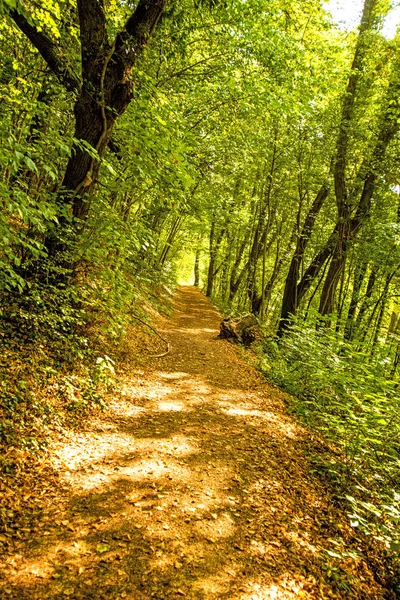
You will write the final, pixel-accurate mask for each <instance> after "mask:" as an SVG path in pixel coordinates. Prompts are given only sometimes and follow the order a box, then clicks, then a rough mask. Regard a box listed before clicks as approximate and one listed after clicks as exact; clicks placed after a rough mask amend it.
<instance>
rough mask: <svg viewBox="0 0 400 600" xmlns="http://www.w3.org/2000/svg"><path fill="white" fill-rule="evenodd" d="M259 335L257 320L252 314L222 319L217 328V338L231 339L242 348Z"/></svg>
mask: <svg viewBox="0 0 400 600" xmlns="http://www.w3.org/2000/svg"><path fill="white" fill-rule="evenodd" d="M258 333H259V326H258V322H257V319H256V317H255V316H254V315H252V314H247V315H243V316H242V317H237V318H236V319H232V318H231V317H228V318H226V319H224V320H223V321H222V322H221V324H220V327H219V336H218V337H219V338H222V339H232V340H234V341H235V342H238V343H239V344H243V345H244V346H246V347H248V346H250V345H251V344H252V343H253V342H254V341H255V339H256V338H257V335H258Z"/></svg>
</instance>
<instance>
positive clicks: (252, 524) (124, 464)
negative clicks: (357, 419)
mask: <svg viewBox="0 0 400 600" xmlns="http://www.w3.org/2000/svg"><path fill="white" fill-rule="evenodd" d="M220 319H221V317H220V315H219V314H218V313H217V312H216V310H214V308H213V307H212V306H211V304H210V303H209V301H208V300H207V299H205V298H204V296H202V295H201V293H200V292H199V291H198V290H196V289H195V288H192V287H182V288H180V289H179V290H178V293H177V295H176V297H175V300H174V312H173V314H172V316H171V317H169V318H160V319H159V321H158V325H157V326H158V327H159V328H160V331H161V333H162V335H163V336H164V337H166V338H168V340H169V341H170V344H171V351H170V353H169V354H168V355H167V356H165V357H164V358H159V359H154V358H147V359H146V358H145V357H142V358H141V359H140V360H139V361H137V360H136V358H135V356H129V352H128V354H127V362H126V368H125V371H124V373H123V374H122V375H121V376H120V379H119V388H118V390H116V392H115V397H114V399H113V401H112V402H111V403H110V405H109V407H108V409H107V410H106V411H105V412H104V413H101V414H97V415H95V416H94V417H92V418H89V419H87V420H86V421H85V422H82V423H81V424H80V426H79V427H78V429H77V430H76V431H74V432H72V433H71V435H69V436H67V437H64V438H61V439H59V440H58V441H55V442H54V444H53V445H52V447H51V449H50V450H51V451H50V452H49V453H48V457H47V459H46V461H45V462H44V463H43V464H42V466H41V467H40V469H39V470H38V468H35V469H33V471H32V474H31V480H30V482H29V481H27V483H26V486H28V487H29V485H30V488H29V489H30V491H29V492H27V493H26V496H24V500H26V501H28V498H30V501H31V502H30V507H31V508H30V517H29V519H28V521H27V522H26V523H25V525H26V526H25V527H20V528H19V529H17V530H13V531H14V532H13V533H12V532H11V533H12V535H11V533H10V534H9V535H7V536H4V535H3V536H2V539H1V541H2V542H5V543H6V551H5V552H4V553H3V556H2V557H0V563H1V569H2V576H1V577H2V578H0V597H1V598H13V599H16V598H17V599H18V600H25V599H45V598H46V599H57V598H59V599H62V598H66V597H69V598H72V599H75V598H76V599H77V600H78V599H94V600H101V599H112V600H114V599H117V598H126V599H130V600H140V599H151V598H158V599H179V598H183V599H188V600H189V599H204V600H206V599H214V598H215V599H217V598H221V599H222V598H233V599H239V600H267V599H277V598H313V599H314V598H315V599H322V598H374V599H375V598H376V599H378V598H384V597H386V598H388V597H389V596H385V590H384V589H383V588H381V587H380V585H379V584H378V583H377V582H376V581H375V579H374V576H373V573H372V570H371V569H370V567H369V564H368V557H367V555H366V553H365V548H363V546H362V544H361V541H360V540H359V539H358V538H357V535H356V533H355V532H354V531H353V530H352V529H351V528H350V527H349V526H348V522H347V519H346V517H345V516H344V515H343V514H342V513H341V512H340V510H339V508H337V507H335V503H334V502H333V499H332V497H331V496H330V491H329V489H327V488H326V487H325V486H324V483H323V481H321V480H320V479H319V478H318V475H317V474H315V473H313V472H312V469H311V467H310V462H309V456H310V455H311V454H312V453H313V452H315V451H318V445H319V444H320V442H319V441H318V440H316V439H314V438H313V436H312V435H311V434H310V432H309V431H307V430H306V429H304V428H303V427H302V426H300V425H299V424H298V423H296V421H295V420H294V418H293V417H292V416H290V415H289V414H288V412H287V409H286V407H285V401H284V394H283V393H282V392H280V391H279V390H277V389H276V388H274V387H272V386H271V385H269V384H268V382H267V381H266V380H265V378H263V377H262V376H261V374H259V373H258V372H257V371H256V369H254V368H253V367H252V366H250V365H249V364H248V363H247V362H246V361H245V360H244V359H243V357H242V351H241V350H240V348H238V347H235V346H234V345H232V344H230V343H229V342H227V341H225V340H220V339H217V334H218V329H219V322H220ZM28 479H29V477H28ZM28 487H27V488H26V489H28ZM25 491H26V490H25ZM15 507H16V508H15ZM15 507H14V510H18V508H17V507H18V498H15ZM10 513H13V507H12V506H11V508H10ZM329 553H331V554H329Z"/></svg>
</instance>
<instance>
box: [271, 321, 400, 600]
mask: <svg viewBox="0 0 400 600" xmlns="http://www.w3.org/2000/svg"><path fill="white" fill-rule="evenodd" d="M260 368H261V370H262V371H263V372H264V373H265V374H266V375H267V376H268V378H269V379H270V380H272V381H273V382H275V383H276V384H278V385H279V386H280V387H282V388H283V389H284V390H285V391H287V392H289V394H290V395H291V396H290V399H289V400H288V402H289V406H290V408H291V409H292V410H293V411H294V412H295V413H296V415H297V416H298V417H300V419H301V420H302V421H303V422H304V423H305V424H306V425H307V426H309V427H311V428H314V429H316V430H318V431H319V432H320V433H321V434H322V436H323V438H324V440H326V442H327V443H328V446H329V451H327V452H324V453H315V454H314V455H313V456H312V457H311V463H312V465H313V468H314V469H315V471H316V472H317V473H318V474H319V475H321V476H323V477H324V479H325V480H327V481H328V482H329V483H330V485H331V486H332V487H333V489H334V491H335V494H336V496H337V498H338V499H339V500H340V501H345V503H346V505H347V507H348V514H349V520H350V524H351V525H352V527H354V528H359V529H361V530H362V531H363V532H364V533H365V534H366V535H367V536H371V538H373V539H375V540H378V541H380V542H382V543H383V544H384V546H385V547H386V549H387V552H388V554H389V555H391V556H392V557H394V558H395V559H396V561H398V557H399V550H400V397H399V391H398V385H399V383H398V381H393V380H391V379H389V378H388V377H387V375H386V374H385V360H384V356H379V355H378V354H377V355H376V356H375V357H374V359H373V360H372V359H371V357H370V356H367V355H366V354H365V353H364V352H363V351H360V350H358V349H357V348H356V347H355V344H350V343H347V342H343V340H342V339H341V338H340V337H339V335H336V334H335V332H332V330H330V329H328V328H325V327H317V326H316V323H314V324H312V323H311V324H308V325H305V324H304V323H300V322H298V323H295V324H294V325H293V326H292V327H291V330H290V332H288V333H287V334H286V335H285V336H284V338H283V339H282V340H281V341H280V342H278V341H276V340H274V339H272V340H268V341H265V342H264V347H263V352H262V353H261V355H260ZM395 585H397V586H400V577H398V581H397V583H396V584H395ZM398 589H399V591H400V587H399V588H398Z"/></svg>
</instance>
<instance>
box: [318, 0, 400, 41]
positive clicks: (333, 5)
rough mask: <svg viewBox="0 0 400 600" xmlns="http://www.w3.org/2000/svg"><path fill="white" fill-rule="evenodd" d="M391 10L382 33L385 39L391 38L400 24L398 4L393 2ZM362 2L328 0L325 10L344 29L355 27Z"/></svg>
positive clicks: (399, 6) (355, 0)
mask: <svg viewBox="0 0 400 600" xmlns="http://www.w3.org/2000/svg"><path fill="white" fill-rule="evenodd" d="M394 4H395V8H393V9H392V10H391V11H390V13H389V15H388V16H387V18H386V20H385V25H384V28H383V33H384V35H385V36H386V37H388V38H392V37H393V36H394V35H395V33H396V29H397V27H398V26H399V24H400V4H399V3H398V2H395V3H394ZM362 6H363V1H362V0H350V1H349V0H329V1H328V3H327V9H328V10H329V11H330V12H331V13H332V16H333V18H334V19H335V21H337V22H338V23H339V24H340V25H341V26H343V27H344V28H345V29H352V28H353V27H356V26H357V25H358V23H359V21H360V15H361V10H362Z"/></svg>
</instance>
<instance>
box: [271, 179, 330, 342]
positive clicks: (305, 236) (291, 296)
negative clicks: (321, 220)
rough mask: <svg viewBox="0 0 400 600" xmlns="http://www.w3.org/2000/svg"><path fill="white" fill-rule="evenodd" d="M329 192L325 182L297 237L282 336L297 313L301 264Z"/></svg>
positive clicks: (279, 335)
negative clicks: (291, 317)
mask: <svg viewBox="0 0 400 600" xmlns="http://www.w3.org/2000/svg"><path fill="white" fill-rule="evenodd" d="M328 193H329V189H328V187H327V186H326V185H325V184H324V185H322V186H321V189H320V190H319V192H318V194H317V195H316V197H315V200H314V202H313V204H312V206H311V208H310V210H309V211H308V214H307V216H306V219H305V221H304V225H303V229H302V231H301V233H300V234H299V235H298V237H297V243H296V250H295V251H294V254H293V257H292V260H291V263H290V267H289V272H288V274H287V277H286V282H285V291H284V293H283V299H282V309H281V316H280V320H279V326H278V331H277V335H278V337H281V336H282V335H283V333H284V331H285V330H286V329H287V327H288V326H289V325H290V316H291V315H294V314H295V313H296V310H297V307H298V303H299V299H298V295H297V291H298V290H297V281H298V277H299V270H300V265H301V263H302V261H303V258H304V253H305V251H306V248H307V244H308V242H309V240H310V238H311V234H312V230H313V227H314V223H315V220H316V218H317V216H318V214H319V212H320V210H321V208H322V206H323V203H324V201H325V199H326V198H327V196H328Z"/></svg>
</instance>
